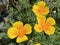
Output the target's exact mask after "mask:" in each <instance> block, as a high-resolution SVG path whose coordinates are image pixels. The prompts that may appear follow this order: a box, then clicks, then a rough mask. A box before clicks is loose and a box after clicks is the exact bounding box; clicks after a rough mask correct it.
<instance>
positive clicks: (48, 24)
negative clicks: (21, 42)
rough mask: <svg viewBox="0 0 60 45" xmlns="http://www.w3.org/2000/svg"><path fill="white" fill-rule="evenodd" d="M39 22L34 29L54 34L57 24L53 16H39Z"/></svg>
mask: <svg viewBox="0 0 60 45" xmlns="http://www.w3.org/2000/svg"><path fill="white" fill-rule="evenodd" d="M37 20H38V24H35V26H34V29H35V31H36V32H42V31H43V30H44V32H45V33H46V34H48V35H51V34H54V32H55V27H54V26H53V25H55V24H56V22H55V20H54V19H53V18H52V17H49V18H47V19H46V17H45V16H41V17H37Z"/></svg>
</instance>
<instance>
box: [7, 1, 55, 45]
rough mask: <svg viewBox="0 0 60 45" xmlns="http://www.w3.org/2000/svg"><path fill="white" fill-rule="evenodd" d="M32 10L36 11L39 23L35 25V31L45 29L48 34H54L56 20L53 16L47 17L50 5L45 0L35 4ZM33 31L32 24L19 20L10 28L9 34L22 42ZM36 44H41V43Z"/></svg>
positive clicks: (11, 37)
mask: <svg viewBox="0 0 60 45" xmlns="http://www.w3.org/2000/svg"><path fill="white" fill-rule="evenodd" d="M32 11H33V12H34V13H35V15H36V18H37V21H38V23H37V24H35V25H34V29H35V31H36V32H42V31H44V32H45V33H46V34H47V35H51V34H54V32H55V27H54V25H55V24H56V22H55V20H54V18H52V17H49V18H46V15H47V14H48V13H49V7H48V6H47V5H46V3H45V2H44V1H40V2H38V3H37V4H36V5H34V6H33V8H32ZM31 32H32V26H31V25H30V24H25V25H23V22H21V21H17V22H15V23H13V25H12V27H10V28H9V29H8V31H7V34H8V37H9V38H10V39H14V38H17V39H16V42H17V43H21V42H23V41H26V40H28V37H27V36H26V34H31ZM35 45H40V43H37V44H35Z"/></svg>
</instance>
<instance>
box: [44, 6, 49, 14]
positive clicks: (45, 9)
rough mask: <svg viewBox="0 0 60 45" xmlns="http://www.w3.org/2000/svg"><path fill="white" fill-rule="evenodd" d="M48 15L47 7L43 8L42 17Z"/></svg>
mask: <svg viewBox="0 0 60 45" xmlns="http://www.w3.org/2000/svg"><path fill="white" fill-rule="evenodd" d="M48 13H49V7H47V6H46V7H45V8H44V12H43V15H47V14H48Z"/></svg>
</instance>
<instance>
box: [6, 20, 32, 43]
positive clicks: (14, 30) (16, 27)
mask: <svg viewBox="0 0 60 45" xmlns="http://www.w3.org/2000/svg"><path fill="white" fill-rule="evenodd" d="M31 32H32V27H31V25H30V24H25V25H23V22H20V21H17V22H15V23H13V25H12V27H10V28H9V29H8V31H7V35H8V37H9V38H10V39H14V38H17V39H16V42H17V43H21V42H23V41H26V40H28V37H27V36H26V34H30V33H31Z"/></svg>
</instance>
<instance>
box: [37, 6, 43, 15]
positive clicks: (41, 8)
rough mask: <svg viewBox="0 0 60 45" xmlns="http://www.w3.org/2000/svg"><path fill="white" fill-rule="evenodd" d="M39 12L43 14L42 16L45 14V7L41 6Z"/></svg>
mask: <svg viewBox="0 0 60 45" xmlns="http://www.w3.org/2000/svg"><path fill="white" fill-rule="evenodd" d="M37 11H38V13H41V14H42V13H43V12H44V7H41V6H40V7H39V9H38V10H37Z"/></svg>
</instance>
